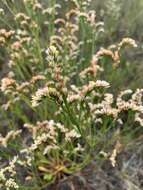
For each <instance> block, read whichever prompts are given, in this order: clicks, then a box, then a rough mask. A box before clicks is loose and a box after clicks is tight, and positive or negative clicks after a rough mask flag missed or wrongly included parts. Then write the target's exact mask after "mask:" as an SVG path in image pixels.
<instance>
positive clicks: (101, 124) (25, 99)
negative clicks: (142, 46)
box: [0, 0, 143, 190]
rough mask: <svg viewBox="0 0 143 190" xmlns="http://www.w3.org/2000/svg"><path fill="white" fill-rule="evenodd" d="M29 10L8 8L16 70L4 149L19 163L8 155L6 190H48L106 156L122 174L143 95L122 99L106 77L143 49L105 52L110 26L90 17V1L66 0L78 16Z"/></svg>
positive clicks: (6, 35) (4, 91)
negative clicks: (123, 146)
mask: <svg viewBox="0 0 143 190" xmlns="http://www.w3.org/2000/svg"><path fill="white" fill-rule="evenodd" d="M16 3H17V2H16ZM21 3H22V6H21V9H16V5H15V4H14V1H13V2H8V1H3V4H4V5H5V6H6V7H5V9H6V8H7V9H8V10H9V12H10V14H11V15H12V17H13V20H14V21H15V25H14V29H10V28H8V29H7V28H5V29H4V28H2V29H1V30H0V45H1V47H2V48H3V49H4V50H5V52H6V55H7V64H8V71H7V74H6V75H5V76H4V77H3V78H2V80H1V87H0V89H1V99H0V101H1V108H0V109H1V113H2V117H3V118H4V119H6V121H7V124H6V131H7V132H6V133H5V134H2V135H1V137H0V144H1V146H2V147H3V148H4V151H5V152H6V155H8V158H9V159H10V160H11V161H10V162H9V163H6V162H5V158H6V155H3V156H2V161H3V163H4V166H3V168H1V170H0V186H1V188H3V189H6V190H9V189H29V188H30V189H34V190H35V189H38V190H39V189H44V188H45V187H47V186H48V184H50V183H53V182H57V181H59V180H61V179H63V178H65V177H67V176H69V175H72V174H73V173H75V172H77V171H79V170H81V169H82V168H84V167H85V166H86V165H87V164H88V163H89V162H90V161H91V160H92V159H93V157H94V159H95V158H97V157H98V156H99V155H100V154H102V155H104V157H106V158H107V159H109V160H110V161H111V163H112V165H113V167H115V166H116V156H117V153H118V152H119V150H120V143H119V142H118V143H117V140H118V141H119V137H120V136H122V135H124V134H126V133H128V130H133V131H138V130H139V129H140V126H142V125H143V120H142V113H143V103H142V95H143V90H142V89H137V90H136V91H135V92H133V91H132V90H125V91H122V92H120V94H119V95H117V97H115V96H114V95H113V94H112V93H110V85H112V84H109V83H108V82H106V81H105V80H104V79H103V78H102V77H103V76H104V72H106V71H104V66H105V64H110V65H111V67H113V69H118V66H119V65H120V57H121V54H122V51H123V49H124V47H125V46H131V47H137V44H136V42H135V41H134V40H133V39H131V38H123V39H122V40H121V42H119V43H117V44H115V45H112V46H110V47H108V48H107V49H106V48H101V49H99V50H98V49H97V47H96V39H97V38H100V34H101V33H102V32H103V23H102V22H98V21H97V20H96V13H95V11H93V10H89V3H90V1H89V0H87V1H76V0H71V1H70V2H66V1H65V2H64V3H65V4H66V5H68V4H69V3H71V6H72V9H69V6H67V10H66V11H65V13H64V15H62V13H61V11H60V9H61V6H62V3H61V4H57V3H56V1H53V0H52V1H48V3H47V2H46V1H41V2H40V1H38V0H32V1H30V0H23V1H21ZM47 4H48V8H47V7H46V6H47ZM45 7H46V8H45ZM4 11H5V10H3V15H4V16H6V14H5V13H4ZM20 11H21V12H20ZM117 133H118V135H117ZM117 136H118V138H117V139H116V138H115V137H117ZM115 142H116V146H115V149H114V150H113V152H110V151H109V152H107V153H106V151H108V147H109V145H114V143H115ZM14 143H15V144H16V145H17V146H16V147H15V146H14ZM8 149H9V150H10V151H9V152H8V153H7V150H8ZM21 171H23V174H22V176H21V174H20V173H21ZM23 178H24V179H23Z"/></svg>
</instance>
